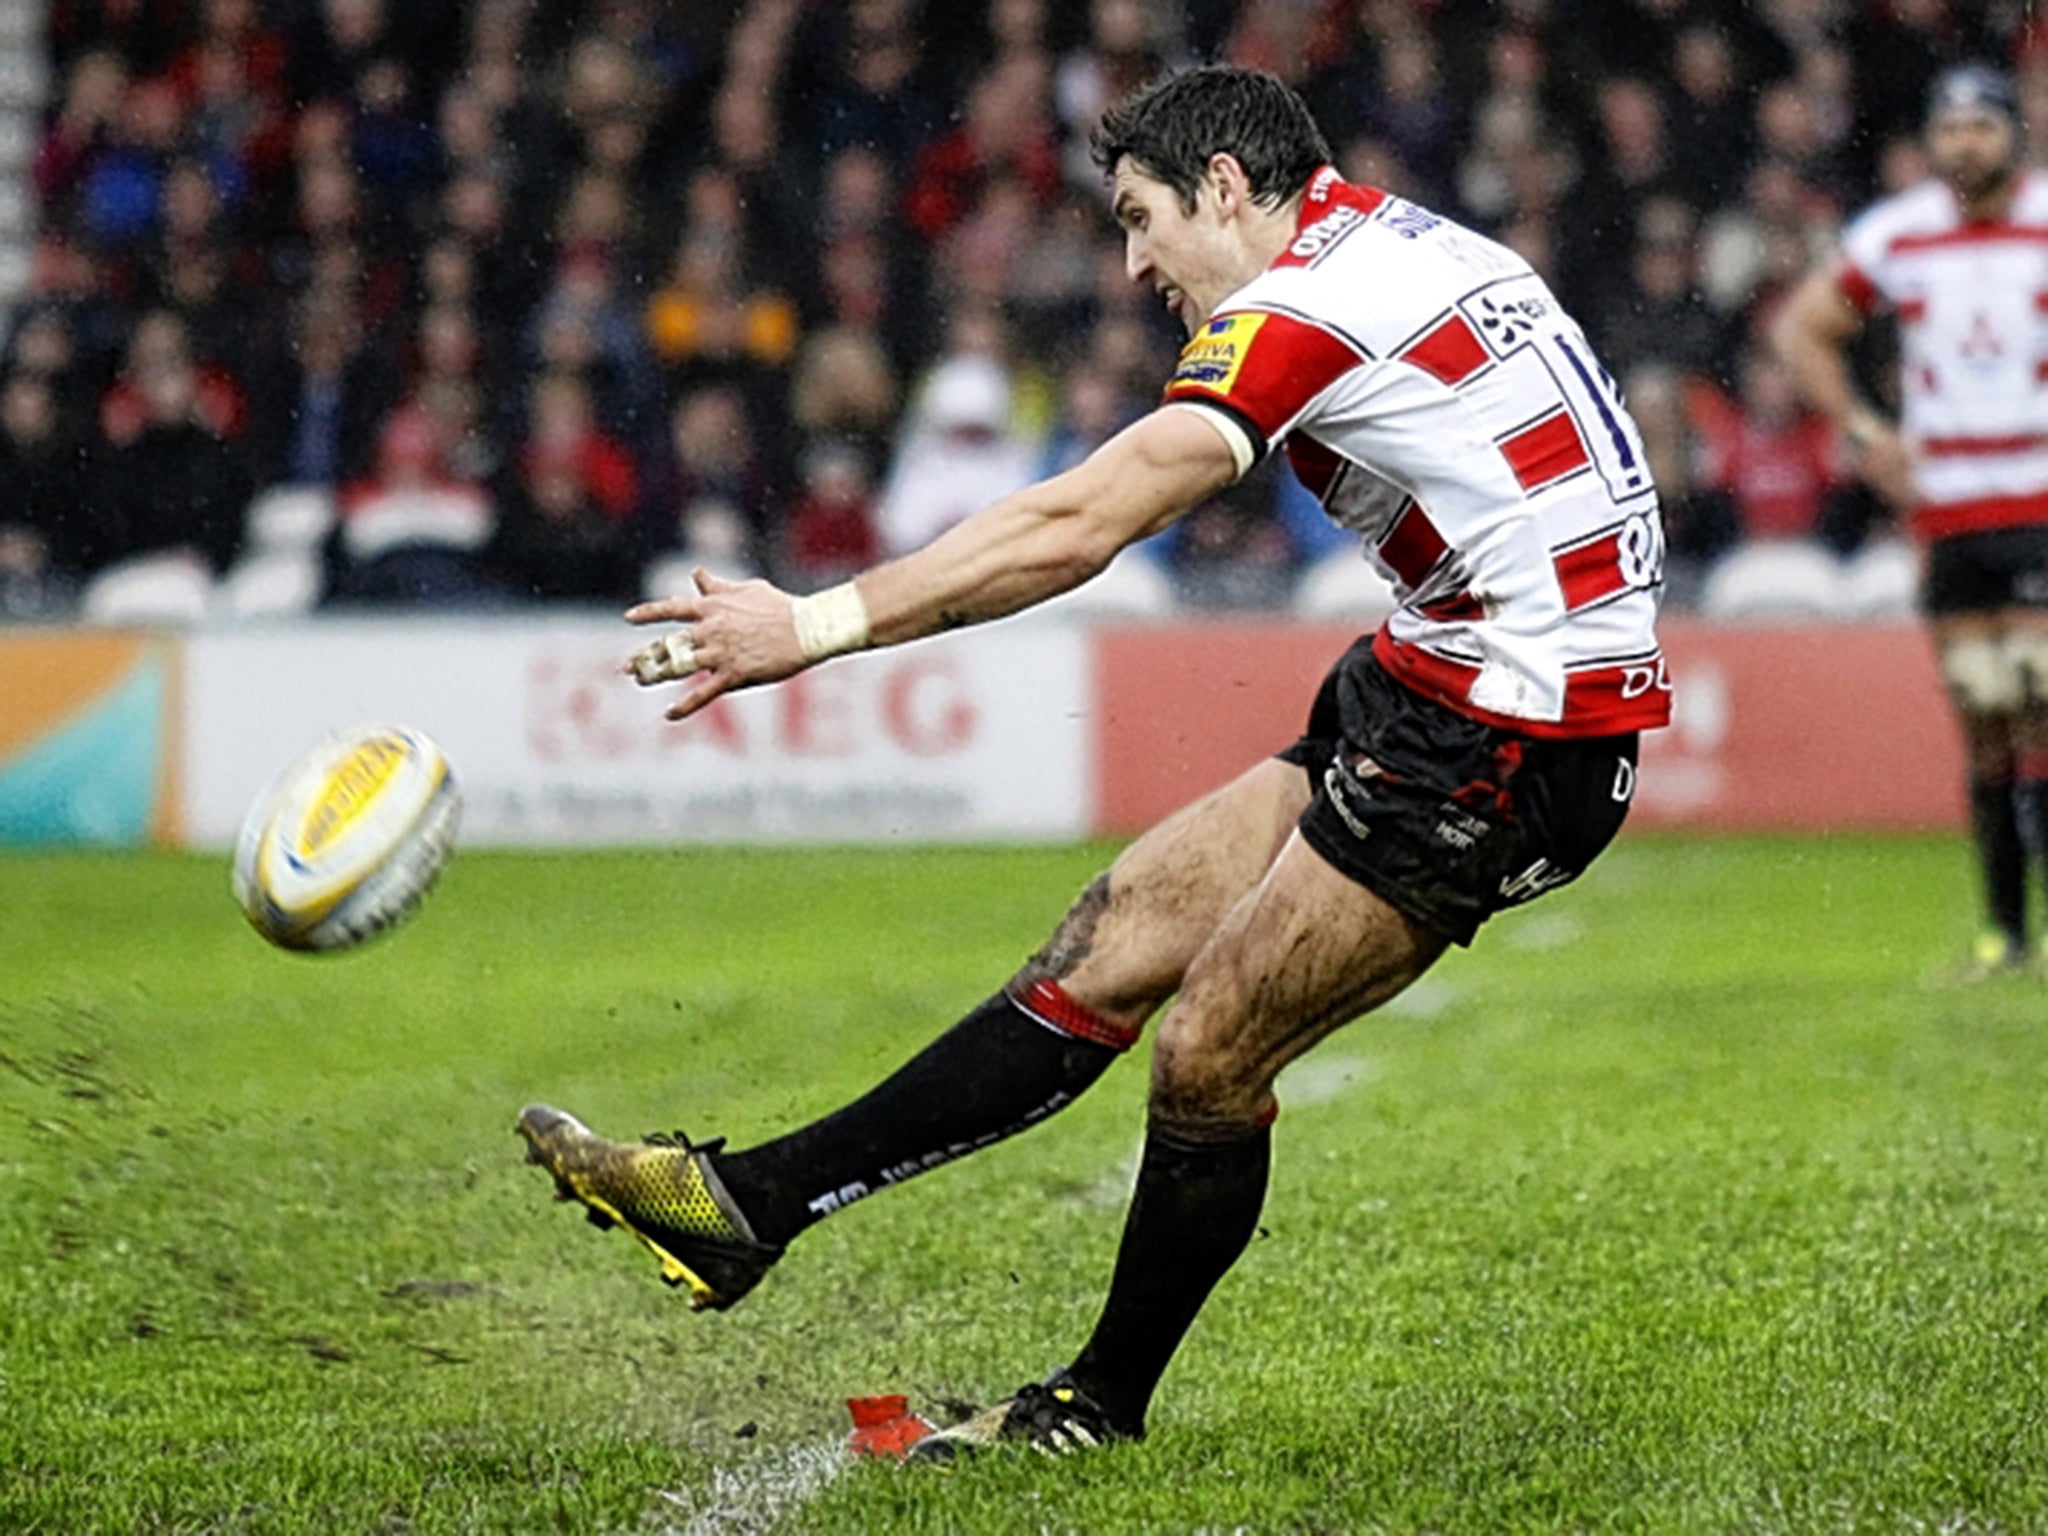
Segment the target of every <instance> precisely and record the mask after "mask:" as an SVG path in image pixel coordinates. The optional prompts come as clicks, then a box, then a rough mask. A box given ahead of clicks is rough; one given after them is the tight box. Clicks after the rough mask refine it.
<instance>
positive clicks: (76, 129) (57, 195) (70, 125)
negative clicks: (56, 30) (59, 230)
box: [32, 49, 128, 227]
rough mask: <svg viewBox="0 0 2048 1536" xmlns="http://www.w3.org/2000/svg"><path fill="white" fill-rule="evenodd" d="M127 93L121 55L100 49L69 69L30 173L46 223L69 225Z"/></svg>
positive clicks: (112, 131)
mask: <svg viewBox="0 0 2048 1536" xmlns="http://www.w3.org/2000/svg"><path fill="white" fill-rule="evenodd" d="M127 94H128V65H127V63H126V62H125V61H124V60H123V59H122V58H121V56H120V55H119V54H117V53H113V52H109V51H106V50H102V49H96V50H94V51H93V52H91V53H87V54H84V55H81V56H80V58H79V59H78V61H77V62H76V63H75V64H73V65H72V66H71V74H70V77H69V78H68V79H67V80H66V81H65V85H64V101H63V105H62V106H61V107H59V109H58V111H57V114H56V116H55V117H54V118H52V119H51V121H50V124H49V126H48V127H47V128H45V129H44V130H43V137H42V141H41V142H40V143H39V144H38V145H37V146H36V158H35V166H34V169H33V172H32V180H33V182H34V186H35V190H36V196H37V198H38V199H40V200H41V202H42V205H43V217H44V219H45V220H47V221H49V222H51V223H55V224H59V225H63V226H66V227H69V226H71V225H72V224H73V223H75V222H76V220H77V217H78V208H77V203H78V200H79V198H80V196H81V195H82V193H83V191H84V188H85V185H86V183H87V181H89V180H90V179H91V177H92V175H93V172H94V171H95V170H96V169H97V168H98V166H99V162H100V160H101V159H102V158H103V157H104V156H105V155H106V153H107V148H108V146H109V145H110V144H111V143H112V142H113V138H114V132H115V127H116V125H117V124H118V123H119V122H120V120H121V104H122V102H123V100H125V98H126V97H127Z"/></svg>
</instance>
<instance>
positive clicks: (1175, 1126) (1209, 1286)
mask: <svg viewBox="0 0 2048 1536" xmlns="http://www.w3.org/2000/svg"><path fill="white" fill-rule="evenodd" d="M1272 1145H1273V1135H1272V1132H1271V1130H1270V1129H1269V1128H1268V1127H1266V1126H1263V1125H1261V1126H1248V1125H1242V1124H1231V1125H1227V1126H1219V1125H1208V1124H1201V1123H1195V1124H1188V1123H1175V1122H1171V1121H1166V1120H1157V1119H1155V1120H1154V1121H1153V1122H1152V1123H1151V1125H1150V1126H1149V1127H1148V1128H1147V1129H1146V1132H1145V1155H1144V1159H1143V1161H1142V1162H1141V1163H1140V1164H1139V1166H1138V1187H1137V1189H1136V1191H1135V1192H1134V1193H1133V1194H1132V1196H1131V1212H1130V1215H1129V1216H1128V1217H1127V1218H1126V1219H1125V1222H1124V1236H1123V1242H1122V1244H1121V1246H1119V1247H1118V1249H1117V1255H1116V1273H1115V1275H1114V1277H1113V1278H1112V1279H1111V1280H1110V1283H1109V1299H1108V1300H1107V1301H1105V1302H1104V1303H1103V1306H1102V1317H1101V1320H1100V1321H1098V1322H1097V1323H1096V1325H1095V1332H1094V1334H1093V1335H1092V1336H1091V1337H1090V1338H1089V1340H1088V1343H1087V1346H1086V1347H1085V1348H1084V1349H1083V1350H1082V1351H1081V1353H1080V1355H1079V1356H1078V1357H1076V1359H1075V1361H1074V1363H1073V1365H1072V1366H1071V1367H1069V1371H1070V1373H1071V1374H1072V1376H1073V1377H1074V1379H1075V1381H1076V1382H1078V1383H1079V1384H1080V1386H1081V1388H1082V1390H1083V1391H1085V1392H1087V1393H1088V1395H1089V1396H1091V1397H1093V1398H1094V1399H1095V1400H1096V1401H1097V1402H1098V1403H1100V1404H1101V1405H1102V1407H1103V1408H1104V1410H1105V1411H1106V1412H1107V1413H1108V1414H1109V1416H1110V1418H1111V1420H1112V1421H1113V1422H1114V1423H1116V1425H1117V1426H1118V1427H1119V1428H1121V1429H1123V1430H1124V1432H1125V1433H1127V1434H1139V1433H1142V1432H1143V1430H1144V1425H1145V1410H1146V1408H1147V1407H1148V1406H1149V1405H1150V1403H1151V1401H1152V1390H1153V1388H1155V1387H1156V1386H1158V1385H1159V1378H1160V1377H1161V1376H1162V1375H1164V1374H1165V1371H1166V1363H1167V1362H1168V1361H1169V1360H1171V1359H1172V1358H1173V1352H1174V1350H1176V1349H1178V1348H1179V1347H1180V1341H1181V1338H1182V1337H1183V1336H1184V1335H1185V1334H1186V1333H1187V1331H1188V1329H1189V1327H1190V1326H1192V1325H1193V1323H1194V1321H1195V1314H1196V1313H1197V1312H1199V1311H1201V1310H1202V1303H1203V1302H1204V1301H1206V1300H1208V1297H1209V1292H1210V1291H1211V1290H1213V1289H1214V1288H1215V1285H1216V1282H1217V1281H1218V1280H1221V1279H1222V1278H1223V1275H1224V1271H1226V1270H1228V1269H1229V1268H1230V1266H1231V1265H1232V1264H1235V1263H1236V1262H1237V1259H1238V1255H1240V1254H1241V1253H1243V1252H1244V1250H1245V1245H1246V1244H1248V1243H1250V1242H1251V1240H1252V1233H1253V1232H1254V1231H1256V1230H1257V1229H1258V1224H1259V1207H1260V1206H1262V1205H1263V1204H1264V1203H1265V1199H1266V1173H1267V1169H1268V1167H1269V1166H1270V1164H1271V1161H1272Z"/></svg>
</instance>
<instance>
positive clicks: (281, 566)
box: [220, 548, 325, 619]
mask: <svg viewBox="0 0 2048 1536" xmlns="http://www.w3.org/2000/svg"><path fill="white" fill-rule="evenodd" d="M324 584H325V580H324V574H323V571H322V567H321V562H320V557H319V555H318V554H317V553H316V552H315V551H313V550H311V549H261V548H258V549H253V550H251V551H250V552H249V553H248V554H247V555H244V556H243V557H242V559H241V561H240V562H239V563H238V564H237V565H236V566H235V568H234V569H233V570H232V571H229V572H228V574H227V575H226V577H225V578H223V580H222V581H221V588H220V595H221V599H222V602H223V604H224V605H225V607H226V611H227V613H228V615H229V616H230V617H232V618H237V619H285V618H296V617H297V616H298V615H300V614H303V613H310V612H312V610H313V608H314V606H315V605H316V604H317V603H318V602H319V601H320V592H321V588H322V587H323V585H324Z"/></svg>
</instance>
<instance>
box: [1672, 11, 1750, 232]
mask: <svg viewBox="0 0 2048 1536" xmlns="http://www.w3.org/2000/svg"><path fill="white" fill-rule="evenodd" d="M1671 75H1672V79H1673V81H1674V82H1675V83H1676V85H1677V92H1676V94H1675V96H1674V97H1673V107H1672V124H1671V128H1672V133H1671V140H1672V158H1673V161H1674V175H1675V179H1676V181H1677V183H1678V185H1679V186H1680V188H1681V189H1682V190H1683V191H1684V194H1685V197H1686V199H1687V201H1688V202H1690V203H1691V204H1692V205H1693V207H1695V208H1711V207H1714V206H1717V205H1718V204H1721V203H1724V202H1726V201H1728V199H1729V197H1730V195H1731V194H1732V193H1733V192H1734V191H1735V189H1736V188H1737V187H1739V186H1741V185H1742V181H1743V177H1744V174H1745V172H1746V171H1747V169H1748V166H1749V160H1750V156H1751V155H1752V154H1753V153H1754V151H1755V143H1756V139H1755V131H1754V126H1753V125H1752V123H1751V122H1750V115H1749V110H1748V102H1747V98H1746V93H1745V92H1744V90H1743V88H1742V87H1743V80H1742V68H1741V61H1740V60H1739V59H1738V58H1737V56H1736V52H1735V45H1734V43H1733V42H1732V41H1731V40H1730V38H1729V36H1728V34H1727V32H1726V31H1725V30H1723V29H1722V28H1721V27H1719V26H1716V25H1714V24H1713V23H1712V22H1695V23H1693V24H1692V25H1689V26H1687V27H1686V28H1685V29H1684V30H1683V31H1681V32H1680V33H1679V34H1678V40H1677V42H1676V44H1675V45H1674V46H1673V50H1672V60H1671Z"/></svg>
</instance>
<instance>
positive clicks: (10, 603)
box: [0, 372, 84, 619]
mask: <svg viewBox="0 0 2048 1536" xmlns="http://www.w3.org/2000/svg"><path fill="white" fill-rule="evenodd" d="M77 479H78V476H77V467H76V461H75V460H74V458H73V456H72V453H71V450H70V448H69V445H67V444H66V443H65V442H64V441H63V439H62V438H61V437H60V436H59V423H58V417H57V402H56V398H55V396H54V395H53V394H52V393H51V390H50V383H49V380H48V379H46V378H44V377H43V376H42V375H41V374H37V373H27V372H17V373H11V374H9V375H7V377H6V381H5V382H4V383H0V483H4V484H5V485H6V487H7V496H6V499H5V501H4V502H0V619H37V618H43V617H46V616H48V615H49V614H52V613H54V612H57V611H59V610H60V609H61V608H62V606H63V604H64V601H65V599H66V597H67V596H68V592H69V588H70V585H71V583H72V582H73V581H74V580H75V578H76V574H77V565H78V560H77V551H76V549H75V541H74V539H73V536H72V535H73V524H74V520H75V519H76V518H77V517H79V516H80V515H81V514H82V513H83V510H84V509H83V508H81V507H79V506H78V505H77V501H78V497H77Z"/></svg>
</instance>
